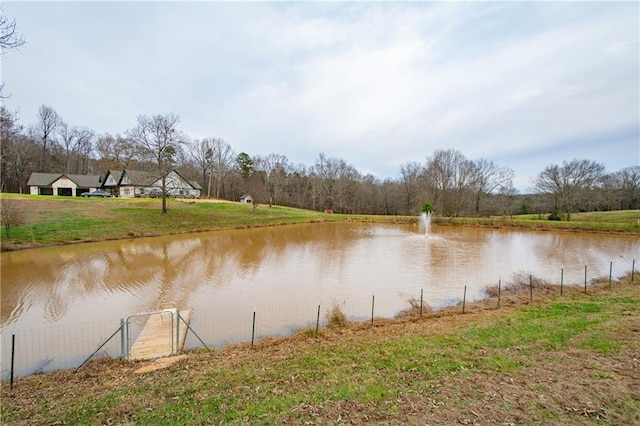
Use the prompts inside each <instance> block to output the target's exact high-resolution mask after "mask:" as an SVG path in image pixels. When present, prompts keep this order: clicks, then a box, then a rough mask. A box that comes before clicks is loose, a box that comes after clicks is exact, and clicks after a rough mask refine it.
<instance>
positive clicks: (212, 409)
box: [1, 276, 640, 425]
mask: <svg viewBox="0 0 640 426" xmlns="http://www.w3.org/2000/svg"><path fill="white" fill-rule="evenodd" d="M513 300H514V301H518V300H519V301H522V300H526V297H521V298H517V297H515V298H514V299H513ZM494 302H495V301H494ZM524 303H525V304H519V303H513V304H508V303H506V301H505V304H503V307H502V308H500V309H496V308H495V306H493V307H492V306H491V305H490V304H487V302H486V301H485V302H483V303H479V304H475V305H469V306H468V311H467V313H466V314H464V315H461V314H460V313H459V310H456V312H454V310H453V309H452V310H445V311H442V312H437V313H432V314H430V315H428V316H425V317H423V318H419V317H416V316H411V315H405V316H403V317H402V319H401V320H396V321H392V320H380V321H376V322H375V323H374V325H371V324H370V323H369V322H367V323H362V324H360V323H358V324H349V323H343V322H341V323H340V324H339V325H338V326H335V327H333V328H327V329H322V330H321V333H320V336H319V338H315V337H314V333H308V332H307V331H304V330H303V331H301V332H300V333H298V334H297V335H295V336H291V337H283V338H274V339H264V340H262V341H260V342H258V343H257V344H256V345H255V347H254V348H251V346H250V345H231V346H228V347H225V348H223V349H221V350H216V351H215V352H212V353H209V352H205V351H194V352H192V353H190V354H189V355H188V356H187V357H185V358H183V359H181V360H179V361H177V362H176V363H174V364H173V365H171V366H170V367H168V368H166V369H163V370H155V371H150V372H146V373H139V372H138V373H137V372H136V371H141V370H140V368H141V367H145V366H146V365H148V364H149V363H137V364H133V363H126V362H122V361H117V360H97V361H92V362H90V363H89V364H87V365H86V366H85V367H83V368H82V369H80V370H79V371H78V372H73V371H70V370H68V371H57V372H53V373H50V374H46V375H34V376H30V377H24V378H19V379H17V381H16V382H15V387H14V389H13V390H9V388H8V383H6V382H4V383H2V407H1V414H2V422H3V424H10V425H27V424H29V425H33V424H89V425H93V424H96V425H98V424H125V425H132V424H136V425H152V424H165V425H185V424H194V425H195V424H323V425H324V424H341V423H350V424H420V425H423V424H432V425H436V424H446V425H449V424H476V423H478V424H529V425H554V424H557V425H561V424H611V425H618V424H639V423H640V414H639V413H640V375H638V371H639V369H640V364H639V361H638V353H640V285H639V283H638V282H637V277H636V282H634V283H632V282H630V279H629V276H628V277H626V278H623V279H622V280H621V281H619V282H615V283H614V285H613V286H612V288H611V289H610V288H609V286H608V285H601V286H600V285H595V286H592V287H590V292H589V294H584V293H583V292H582V291H581V289H573V290H568V291H567V292H566V293H565V294H564V296H562V297H558V296H554V297H550V298H548V299H546V300H537V301H535V302H534V303H527V302H524ZM505 306H506V307H505Z"/></svg>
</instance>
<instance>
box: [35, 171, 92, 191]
mask: <svg viewBox="0 0 640 426" xmlns="http://www.w3.org/2000/svg"><path fill="white" fill-rule="evenodd" d="M62 177H66V178H68V179H69V180H71V181H72V182H73V183H75V184H76V185H77V186H79V187H82V188H99V187H100V186H101V182H100V176H98V175H68V174H64V173H31V176H29V181H28V182H27V186H45V187H46V186H51V185H53V183H54V182H55V181H57V180H59V179H60V178H62Z"/></svg>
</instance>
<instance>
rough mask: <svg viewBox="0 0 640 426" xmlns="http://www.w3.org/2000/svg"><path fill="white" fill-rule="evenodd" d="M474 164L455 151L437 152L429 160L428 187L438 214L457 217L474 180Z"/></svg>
mask: <svg viewBox="0 0 640 426" xmlns="http://www.w3.org/2000/svg"><path fill="white" fill-rule="evenodd" d="M473 169H474V166H473V162H472V161H470V160H468V159H467V158H466V157H465V156H464V155H462V153H461V152H459V151H456V150H454V149H448V150H437V151H435V152H434V153H433V155H432V156H431V157H430V158H429V159H428V160H427V167H426V170H427V178H428V185H429V187H430V188H431V193H432V194H433V197H434V199H433V204H434V207H435V209H436V211H437V212H440V213H441V214H445V215H457V214H460V212H461V211H462V203H463V202H464V197H465V193H466V192H468V191H469V189H470V187H471V183H472V181H473V180H472V178H473Z"/></svg>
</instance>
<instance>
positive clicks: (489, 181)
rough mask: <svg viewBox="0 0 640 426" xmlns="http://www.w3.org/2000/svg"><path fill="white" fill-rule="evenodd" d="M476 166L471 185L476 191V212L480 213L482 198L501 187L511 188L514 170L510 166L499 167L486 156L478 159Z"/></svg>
mask: <svg viewBox="0 0 640 426" xmlns="http://www.w3.org/2000/svg"><path fill="white" fill-rule="evenodd" d="M474 166H475V167H474V169H473V179H472V184H471V185H472V187H473V191H474V193H475V212H476V214H479V213H480V200H481V198H482V197H483V196H485V195H489V194H491V193H493V192H494V191H496V190H498V189H500V188H511V187H512V186H513V176H514V172H513V170H512V169H510V168H509V167H499V166H498V165H496V164H495V163H494V162H493V161H491V160H486V159H484V158H481V159H480V160H478V161H476V162H475V163H474Z"/></svg>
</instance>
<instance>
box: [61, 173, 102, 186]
mask: <svg viewBox="0 0 640 426" xmlns="http://www.w3.org/2000/svg"><path fill="white" fill-rule="evenodd" d="M66 176H67V177H68V178H69V179H71V180H72V181H73V182H74V183H75V184H76V185H78V186H81V187H83V188H100V187H101V186H102V181H101V179H100V176H98V175H66Z"/></svg>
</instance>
